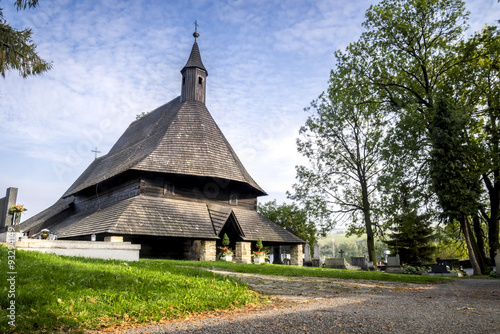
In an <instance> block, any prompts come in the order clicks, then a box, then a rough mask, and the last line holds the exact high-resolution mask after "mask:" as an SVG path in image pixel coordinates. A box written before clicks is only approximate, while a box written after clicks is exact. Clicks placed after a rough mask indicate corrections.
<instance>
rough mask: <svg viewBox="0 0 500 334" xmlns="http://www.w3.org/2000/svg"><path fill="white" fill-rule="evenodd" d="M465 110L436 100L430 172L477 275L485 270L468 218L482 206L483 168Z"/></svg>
mask: <svg viewBox="0 0 500 334" xmlns="http://www.w3.org/2000/svg"><path fill="white" fill-rule="evenodd" d="M465 108H467V106H462V108H460V109H458V108H456V105H454V104H452V103H450V102H449V101H448V100H447V99H446V98H445V97H442V98H440V99H439V100H438V101H437V106H436V108H435V114H434V119H433V121H432V123H431V140H432V151H431V154H430V155H431V161H430V172H431V178H432V180H433V185H434V192H435V193H436V195H437V197H438V201H439V205H440V206H441V208H442V209H443V213H444V215H445V217H446V218H448V219H455V220H457V221H458V222H460V226H461V229H462V232H463V234H464V236H465V239H466V243H467V247H468V250H469V257H470V259H471V262H472V264H473V268H474V272H475V273H476V274H479V275H480V274H481V271H482V270H483V271H484V269H485V266H484V260H483V259H481V257H480V253H479V252H478V248H477V243H476V242H475V239H474V237H473V235H472V229H471V228H470V224H469V218H470V217H475V216H476V215H477V214H478V212H479V209H480V207H481V204H480V196H481V185H480V181H481V179H480V177H481V174H482V166H480V165H479V164H478V161H479V158H478V156H479V154H480V152H479V149H478V146H477V145H476V143H475V142H474V141H473V140H472V138H471V136H470V135H469V134H468V133H467V129H470V126H468V124H467V123H468V122H469V121H470V120H471V118H470V117H468V114H469V113H468V112H467V111H466V110H464V109H465Z"/></svg>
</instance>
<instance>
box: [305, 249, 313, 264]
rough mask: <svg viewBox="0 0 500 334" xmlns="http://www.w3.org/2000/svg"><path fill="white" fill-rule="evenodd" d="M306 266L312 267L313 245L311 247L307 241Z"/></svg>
mask: <svg viewBox="0 0 500 334" xmlns="http://www.w3.org/2000/svg"><path fill="white" fill-rule="evenodd" d="M304 266H305V267H312V261H311V247H309V244H308V243H306V247H305V248H304Z"/></svg>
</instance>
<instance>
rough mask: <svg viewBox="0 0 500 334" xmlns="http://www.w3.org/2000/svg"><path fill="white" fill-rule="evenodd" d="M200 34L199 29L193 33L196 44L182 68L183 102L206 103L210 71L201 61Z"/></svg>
mask: <svg viewBox="0 0 500 334" xmlns="http://www.w3.org/2000/svg"><path fill="white" fill-rule="evenodd" d="M199 36H200V34H198V31H197V25H196V28H195V32H194V33H193V37H194V44H193V48H192V49H191V54H190V55H189V59H188V61H187V63H186V65H185V66H184V68H183V69H182V70H181V74H182V86H181V102H184V101H199V102H202V103H203V104H204V103H205V96H206V78H207V76H208V72H207V70H206V69H205V66H203V62H202V61H201V55H200V49H199V48H198V43H197V42H196V40H197V38H198V37H199Z"/></svg>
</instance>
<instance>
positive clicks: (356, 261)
mask: <svg viewBox="0 0 500 334" xmlns="http://www.w3.org/2000/svg"><path fill="white" fill-rule="evenodd" d="M351 266H354V267H360V268H361V269H363V270H368V262H367V261H366V256H353V257H351Z"/></svg>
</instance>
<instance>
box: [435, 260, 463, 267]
mask: <svg viewBox="0 0 500 334" xmlns="http://www.w3.org/2000/svg"><path fill="white" fill-rule="evenodd" d="M436 263H437V264H443V265H445V266H448V267H449V268H450V269H452V270H453V269H460V261H459V260H458V259H440V258H437V259H436Z"/></svg>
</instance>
